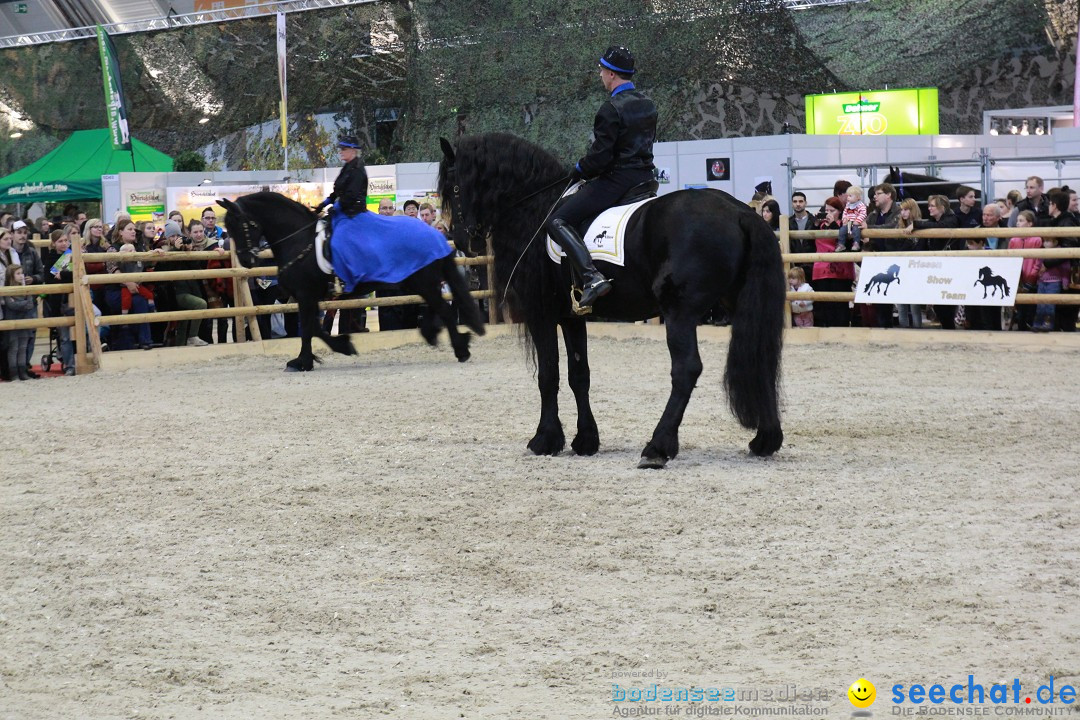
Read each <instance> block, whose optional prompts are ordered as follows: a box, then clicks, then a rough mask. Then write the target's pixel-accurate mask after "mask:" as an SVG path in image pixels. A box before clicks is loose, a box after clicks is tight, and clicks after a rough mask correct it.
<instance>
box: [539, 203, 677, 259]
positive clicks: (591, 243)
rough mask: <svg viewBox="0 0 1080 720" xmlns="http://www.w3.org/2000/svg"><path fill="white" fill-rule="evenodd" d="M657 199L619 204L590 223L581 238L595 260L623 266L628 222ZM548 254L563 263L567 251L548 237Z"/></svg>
mask: <svg viewBox="0 0 1080 720" xmlns="http://www.w3.org/2000/svg"><path fill="white" fill-rule="evenodd" d="M655 199H656V198H648V199H645V200H641V201H639V202H636V203H632V204H630V205H619V206H617V207H613V208H610V209H608V210H605V211H604V212H602V213H601V214H600V216H599V217H598V218H596V219H595V220H593V221H592V224H591V225H589V232H587V233H585V235H584V237H582V238H581V239H582V240H583V241H584V242H585V247H587V248H589V254H590V255H592V258H593V260H603V261H604V262H607V263H611V264H612V265H618V266H619V267H622V266H623V264H624V263H625V262H626V258H625V257H624V255H623V236H624V235H625V234H626V223H627V222H628V221H629V220H630V216H631V215H633V214H634V211H635V210H637V209H638V208H639V207H641V206H642V205H644V204H645V203H647V202H650V201H651V200H655ZM547 254H548V257H549V258H551V259H552V260H554V261H555V262H557V263H560V264H561V263H562V258H563V256H564V255H565V254H566V253H564V252H563V251H562V248H560V247H559V246H558V245H557V244H556V243H555V241H554V240H552V239H551V237H548V238H547Z"/></svg>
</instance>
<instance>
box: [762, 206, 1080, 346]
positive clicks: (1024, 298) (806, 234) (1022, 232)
mask: <svg viewBox="0 0 1080 720" xmlns="http://www.w3.org/2000/svg"><path fill="white" fill-rule="evenodd" d="M837 235H838V231H836V230H790V229H789V228H788V216H787V215H781V216H780V229H779V230H778V231H777V236H778V237H779V239H780V253H781V258H782V259H783V261H784V277H785V278H786V277H787V273H788V270H789V269H790V268H791V266H792V264H799V263H811V262H850V263H857V262H861V261H862V259H863V258H864V257H871V256H874V257H910V256H912V255H917V256H918V257H920V258H924V257H925V258H930V257H1020V258H1067V259H1080V247H1076V248H1049V249H1047V248H1043V249H1039V248H1030V249H1014V250H1008V249H1005V250H930V251H915V250H907V251H898V252H867V253H863V252H842V253H837V252H826V253H818V252H813V253H793V252H791V241H792V240H816V239H818V238H827V239H830V240H836V239H837ZM862 236H863V237H864V238H869V239H873V238H912V239H918V238H944V239H951V240H968V239H971V238H1001V239H1005V240H1007V239H1008V238H1011V237H1020V236H1023V237H1044V238H1046V237H1058V238H1065V237H1067V238H1080V228H1069V227H1063V228H1050V227H1031V228H964V229H952V228H947V229H945V228H943V229H935V230H916V231H915V232H911V233H906V232H904V231H903V230H898V229H896V228H890V229H885V230H882V229H869V228H868V229H866V230H863V231H862ZM834 244H835V243H834ZM809 280H810V278H807V281H809ZM787 299H788V311H787V320H786V324H787V327H791V325H792V320H791V316H792V313H791V304H790V301H792V300H818V301H821V302H852V301H854V300H855V292H854V291H851V292H793V291H788V294H787ZM1015 304H1017V305H1080V293H1062V294H1058V295H1039V294H1036V293H1017V294H1016V295H1015Z"/></svg>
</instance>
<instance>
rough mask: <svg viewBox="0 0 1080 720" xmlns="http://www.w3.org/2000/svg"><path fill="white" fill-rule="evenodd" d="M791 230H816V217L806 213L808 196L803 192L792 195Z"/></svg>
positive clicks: (789, 224)
mask: <svg viewBox="0 0 1080 720" xmlns="http://www.w3.org/2000/svg"><path fill="white" fill-rule="evenodd" d="M788 229H789V230H815V229H816V228H815V226H814V216H813V215H811V214H810V213H808V212H807V211H806V195H805V194H804V193H803V192H802V191H801V190H796V191H795V192H793V193H791V217H790V218H788Z"/></svg>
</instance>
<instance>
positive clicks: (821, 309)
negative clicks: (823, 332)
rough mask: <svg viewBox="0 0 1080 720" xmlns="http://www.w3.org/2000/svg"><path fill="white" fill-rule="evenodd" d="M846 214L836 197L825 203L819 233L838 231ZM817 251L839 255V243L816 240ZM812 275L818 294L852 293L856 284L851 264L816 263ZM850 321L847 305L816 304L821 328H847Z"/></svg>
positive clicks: (815, 318) (838, 303)
mask: <svg viewBox="0 0 1080 720" xmlns="http://www.w3.org/2000/svg"><path fill="white" fill-rule="evenodd" d="M845 190H846V188H845ZM843 211H844V202H843V201H842V200H841V199H840V198H838V197H835V196H834V197H831V198H829V199H828V200H826V201H825V219H824V220H822V221H821V223H820V224H819V225H818V229H819V230H839V229H840V214H841V213H842V212H843ZM814 250H815V251H816V252H819V253H831V252H836V240H835V239H833V238H827V237H824V238H816V239H815V240H814ZM813 275H814V277H813V279H812V280H811V282H810V284H811V285H812V286H813V288H814V291H815V292H851V285H852V283H854V282H855V266H854V265H853V264H852V263H849V262H816V263H814V273H813ZM850 318H851V312H850V310H849V309H848V304H847V303H846V302H820V301H818V302H815V303H814V324H815V325H817V326H818V327H847V326H848V325H849V323H850Z"/></svg>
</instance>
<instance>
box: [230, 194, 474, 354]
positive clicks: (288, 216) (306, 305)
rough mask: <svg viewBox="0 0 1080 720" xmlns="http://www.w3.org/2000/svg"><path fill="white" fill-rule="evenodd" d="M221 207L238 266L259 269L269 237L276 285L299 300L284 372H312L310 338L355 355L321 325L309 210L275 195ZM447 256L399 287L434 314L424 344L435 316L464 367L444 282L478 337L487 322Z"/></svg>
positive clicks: (434, 329) (435, 330)
mask: <svg viewBox="0 0 1080 720" xmlns="http://www.w3.org/2000/svg"><path fill="white" fill-rule="evenodd" d="M218 205H220V206H221V207H223V208H225V210H227V211H228V212H227V214H226V215H225V227H226V228H227V229H228V231H229V236H230V237H231V238H232V239H233V242H234V243H236V255H237V258H239V260H240V264H241V265H243V266H244V267H246V268H252V267H255V266H256V265H258V250H259V243H260V241H261V240H262V238H265V239H266V242H267V244H268V245H269V247H270V251H271V252H272V253H273V255H274V260H276V261H277V264H278V283H279V284H280V286H281V288H282V290H284V291H285V293H287V294H289V295H292V296H293V297H295V298H296V302H297V304H298V305H299V306H300V340H301V344H300V355H299V356H297V357H296V358H294V359H292V360H290V361H289V362H287V363H286V364H285V369H286V370H289V371H307V370H311V369H313V368H314V363H315V355H314V353H312V351H311V338H312V335H318V337H319V339H321V340H322V341H323V342H325V343H326V344H327V345H328V346H329V347H330V349H331V350H333V351H334V352H338V353H342V354H344V355H355V354H356V349H355V348H354V347H353V344H352V341H351V340H350V339H349V336H348V335H337V336H332V335H330V334H329V333H328V332H326V331H324V330H323V329H322V326H321V325H320V323H319V318H318V314H319V301H320V300H323V299H324V298H325V297H326V296H327V290H328V288H329V280H330V278H329V276H327V275H326V274H325V273H323V271H322V270H320V269H319V264H318V261H317V259H316V257H315V226H316V224H317V222H318V216H317V215H316V214H315V213H314V212H312V211H311V210H310V209H309V208H307V207H304V206H303V205H301V204H300V203H298V202H295V201H294V200H291V199H290V198H287V197H285V196H284V195H281V194H279V193H275V192H257V193H252V194H250V195H244V196H243V197H240V198H238V199H237V200H236V202H233V201H231V200H224V199H223V200H218ZM447 251H448V254H447V255H446V257H444V258H442V259H440V260H436V261H435V262H433V263H431V264H429V265H426V266H424V267H422V268H420V269H419V270H417V271H416V272H415V273H413V274H412V275H410V276H409V277H407V278H405V279H404V280H402V281H401V283H400V286H401V288H402V289H404V290H405V292H407V293H413V294H416V295H420V296H421V297H422V298H423V299H424V302H426V303H427V305H428V308H430V309H431V311H432V312H428V313H425V314H424V323H423V325H422V326H421V328H420V333H421V335H423V336H424V339H425V340H426V341H427V342H428V343H429V344H430V345H435V344H436V342H437V341H438V336H439V331H440V327H439V325H438V322H437V321H436V319H435V317H433V315H432V313H434V314H435V315H437V316H438V317H439V318H440V319H441V320H442V323H443V324H444V325H445V326H446V329H447V331H448V332H449V333H450V343H451V345H452V346H453V348H454V355H455V356H456V357H457V359H458V360H459V361H461V362H465V361H466V360H468V359H469V334H468V333H462V332H459V331H458V329H457V313H456V312H455V311H454V308H451V307H450V305H449V304H447V302H446V300H444V299H443V296H442V290H441V287H442V283H443V281H445V282H446V283H447V284H448V285H449V286H450V291H451V294H452V295H453V298H454V305H455V308H457V309H459V310H460V312H461V318H462V320H463V321H464V323H465V324H466V325H467V326H468V327H469V328H470V329H472V331H473V332H475V333H476V334H477V335H483V334H484V321H483V318H482V317H481V316H480V308H479V306H478V305H477V303H476V300H475V299H474V298H473V297H472V296H471V295H470V294H469V285H468V282H467V281H466V280H465V277H464V275H462V273H461V271H460V270H459V269H458V267H457V264H456V263H455V262H454V254H453V253H452V252H450V251H449V246H447ZM376 287H377V286H376V285H370V286H368V285H363V286H358V287H357V288H355V289H354V291H353V293H352V296H353V297H360V296H363V295H365V294H367V293H369V292H371V291H372V290H374V289H375V288H376Z"/></svg>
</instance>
